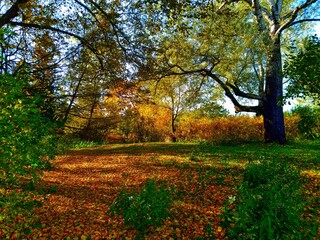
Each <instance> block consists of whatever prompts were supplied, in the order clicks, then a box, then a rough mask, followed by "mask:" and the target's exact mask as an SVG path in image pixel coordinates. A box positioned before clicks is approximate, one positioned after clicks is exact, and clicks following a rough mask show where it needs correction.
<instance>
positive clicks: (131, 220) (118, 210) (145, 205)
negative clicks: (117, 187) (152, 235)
mask: <svg viewBox="0 0 320 240" xmlns="http://www.w3.org/2000/svg"><path fill="white" fill-rule="evenodd" d="M172 202H173V199H172V196H171V193H170V191H169V190H167V189H166V188H165V186H164V185H160V186H158V185H157V183H156V180H155V179H148V180H147V182H146V184H145V187H144V188H143V189H142V190H141V191H140V193H136V192H135V191H127V190H122V191H121V192H120V193H119V195H118V196H117V197H116V199H115V201H114V203H113V204H112V205H111V207H110V212H111V213H113V214H117V215H120V216H123V218H124V224H128V225H129V226H130V227H133V228H135V229H137V230H139V231H142V232H145V231H146V230H147V227H149V226H160V225H161V224H162V223H163V222H164V221H165V220H166V219H167V217H169V215H170V213H169V208H170V206H171V204H172Z"/></svg>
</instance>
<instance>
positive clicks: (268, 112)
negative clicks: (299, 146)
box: [263, 37, 286, 144]
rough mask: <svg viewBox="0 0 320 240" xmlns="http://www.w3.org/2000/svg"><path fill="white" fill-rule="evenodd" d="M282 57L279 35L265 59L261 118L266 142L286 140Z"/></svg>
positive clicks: (283, 141)
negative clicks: (265, 68) (265, 70)
mask: <svg viewBox="0 0 320 240" xmlns="http://www.w3.org/2000/svg"><path fill="white" fill-rule="evenodd" d="M282 97H283V76H282V59H281V50H280V37H277V38H276V39H273V48H272V49H271V51H270V53H269V55H268V59H267V72H266V90H265V98H264V102H263V118H264V129H265V135H264V138H265V141H266V142H279V143H281V144H284V143H285V142H286V136H285V127H284V116H283V108H282V105H281V101H282Z"/></svg>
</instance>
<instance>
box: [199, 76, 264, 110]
mask: <svg viewBox="0 0 320 240" xmlns="http://www.w3.org/2000/svg"><path fill="white" fill-rule="evenodd" d="M203 71H204V72H205V73H206V75H207V76H209V77H211V78H212V79H213V80H215V81H216V82H217V83H218V84H219V85H220V86H221V87H222V89H223V90H224V92H225V94H226V96H227V97H228V98H229V99H230V100H231V102H232V103H233V105H234V108H235V111H236V112H255V113H261V112H262V107H261V106H244V105H241V104H240V103H239V102H238V100H237V99H236V98H235V97H234V96H233V94H232V92H231V91H230V89H229V87H228V85H227V84H225V83H224V82H223V81H221V79H220V78H219V77H218V76H217V75H216V74H214V73H212V72H209V71H207V70H203Z"/></svg>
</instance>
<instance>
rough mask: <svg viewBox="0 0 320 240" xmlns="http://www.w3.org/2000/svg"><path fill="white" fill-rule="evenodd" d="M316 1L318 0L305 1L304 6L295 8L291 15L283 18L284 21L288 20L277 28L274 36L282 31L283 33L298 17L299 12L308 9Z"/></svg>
mask: <svg viewBox="0 0 320 240" xmlns="http://www.w3.org/2000/svg"><path fill="white" fill-rule="evenodd" d="M317 1H318V0H306V2H305V3H304V4H301V5H300V6H298V7H296V8H295V9H294V10H293V11H292V12H291V13H289V14H287V15H286V16H285V19H288V18H289V20H288V21H287V22H285V23H284V24H282V25H281V26H280V27H279V29H278V30H277V32H276V34H281V32H282V31H284V30H285V29H287V28H288V27H290V26H292V23H293V22H294V21H295V20H296V18H297V17H298V14H299V12H300V11H302V10H303V9H305V8H307V7H309V6H310V5H312V4H313V3H316V2H317ZM283 20H284V19H283ZM299 21H301V20H299ZM297 23H298V21H297Z"/></svg>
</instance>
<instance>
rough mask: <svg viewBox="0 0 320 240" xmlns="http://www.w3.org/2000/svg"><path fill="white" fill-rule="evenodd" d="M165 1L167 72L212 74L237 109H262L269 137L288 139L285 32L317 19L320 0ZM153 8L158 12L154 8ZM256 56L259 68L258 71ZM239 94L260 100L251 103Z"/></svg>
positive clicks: (269, 139) (162, 52)
mask: <svg viewBox="0 0 320 240" xmlns="http://www.w3.org/2000/svg"><path fill="white" fill-rule="evenodd" d="M166 2H167V1H164V2H163V6H164V7H163V8H165V9H166V12H168V14H165V17H163V15H162V17H161V18H160V19H161V21H162V22H161V24H159V25H158V27H159V28H160V31H161V32H164V33H163V34H160V33H158V34H159V35H160V36H162V39H163V42H167V44H166V45H167V47H166V48H164V47H163V46H164V45H162V46H161V48H160V51H159V52H158V55H157V58H160V59H161V60H162V61H163V65H164V66H166V67H163V68H162V69H160V70H161V71H164V70H166V71H167V72H170V73H166V75H168V74H201V75H202V76H206V77H208V78H211V79H213V80H214V81H216V82H217V83H218V84H219V85H220V87H221V88H222V89H223V90H224V92H225V95H226V96H227V97H229V98H230V99H231V101H232V102H233V104H234V106H235V108H236V111H239V112H241V111H246V112H256V113H261V114H262V115H263V118H264V128H265V141H266V142H280V143H285V142H286V137H285V128H284V116H283V109H282V106H281V101H282V99H283V74H282V55H281V36H282V33H283V32H284V31H285V30H286V29H288V28H290V27H295V26H297V24H301V23H304V22H310V21H319V20H320V19H316V17H317V15H311V13H312V9H317V0H307V1H305V2H299V3H298V4H297V3H293V2H285V1H282V0H277V1H273V0H268V1H260V0H243V1H242V0H239V1H222V2H217V1H207V2H204V3H201V2H197V1H194V2H191V3H189V4H187V3H186V5H182V6H181V5H177V4H176V5H174V6H173V7H172V9H173V10H172V9H170V7H171V5H168V4H167V5H165V3H166ZM170 2H171V1H170ZM154 8H155V9H158V8H159V7H158V6H156V7H154ZM171 10H172V11H171ZM309 10H310V11H309ZM176 12H177V14H175V13H176ZM149 13H150V14H151V16H153V18H155V16H156V14H155V13H153V12H152V11H150V12H149ZM315 13H316V14H317V13H318V12H317V11H316V12H315ZM150 18H151V17H150ZM163 22H166V23H167V25H166V24H163ZM166 26H169V27H170V28H171V30H170V29H169V28H166ZM177 43H178V44H177ZM170 45H171V46H170ZM173 46H174V47H176V46H178V48H176V49H175V50H174V51H177V52H178V53H179V54H180V58H179V59H177V58H175V55H173V56H174V57H172V54H171V51H173V50H172V49H173V48H172V47H173ZM182 58H184V60H182V61H181V59H182ZM258 59H260V64H259V65H260V69H261V71H257V70H258V68H257V64H256V63H257V60H258ZM252 60H253V61H252ZM259 80H260V81H259ZM261 80H263V81H261ZM257 83H258V84H257ZM250 88H251V89H250ZM253 89H254V90H253ZM262 89H264V90H263V91H261V90H262ZM239 97H240V98H242V99H248V100H250V101H252V100H255V101H258V102H260V104H257V105H252V106H248V105H247V104H243V103H241V102H240V101H239Z"/></svg>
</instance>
